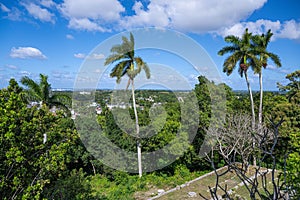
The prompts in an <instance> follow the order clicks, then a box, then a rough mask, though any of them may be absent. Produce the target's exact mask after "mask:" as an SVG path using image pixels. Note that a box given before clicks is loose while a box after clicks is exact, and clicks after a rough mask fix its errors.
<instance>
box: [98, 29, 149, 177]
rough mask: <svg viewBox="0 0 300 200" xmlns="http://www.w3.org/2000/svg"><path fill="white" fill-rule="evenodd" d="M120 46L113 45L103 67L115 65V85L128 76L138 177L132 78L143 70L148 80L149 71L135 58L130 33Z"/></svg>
mask: <svg viewBox="0 0 300 200" xmlns="http://www.w3.org/2000/svg"><path fill="white" fill-rule="evenodd" d="M122 41H123V42H122V44H118V45H115V46H113V47H112V48H111V52H112V54H111V55H109V56H108V57H107V58H106V60H105V63H104V64H105V65H109V64H115V63H116V64H115V66H114V67H113V69H112V71H111V73H110V76H111V77H116V78H117V83H119V82H120V81H121V78H122V77H123V76H124V75H127V76H128V78H129V79H128V85H127V88H128V87H129V85H131V91H132V101H133V109H134V116H135V126H136V137H137V138H138V141H137V153H138V169H139V176H140V177H141V176H142V163H141V162H142V155H141V141H140V138H139V120H138V114H137V109H136V103H135V93H134V91H135V88H134V78H135V77H136V76H137V75H138V74H139V73H140V72H141V71H142V70H144V71H145V73H146V77H147V78H150V69H149V67H148V65H147V64H146V63H145V62H144V61H143V59H142V58H141V57H137V56H135V49H134V37H133V34H132V33H130V38H129V39H128V38H127V37H125V36H123V37H122Z"/></svg>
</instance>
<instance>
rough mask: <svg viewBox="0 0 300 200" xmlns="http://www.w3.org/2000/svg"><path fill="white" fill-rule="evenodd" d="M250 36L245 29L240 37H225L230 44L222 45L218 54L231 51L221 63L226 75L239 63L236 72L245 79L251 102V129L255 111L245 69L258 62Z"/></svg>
mask: <svg viewBox="0 0 300 200" xmlns="http://www.w3.org/2000/svg"><path fill="white" fill-rule="evenodd" d="M251 37H252V33H249V32H248V29H246V30H245V32H244V34H243V35H242V38H239V37H237V36H234V35H229V36H226V37H225V41H226V42H227V43H230V44H231V45H230V46H225V47H223V48H222V49H221V50H220V51H219V52H218V54H219V55H221V56H223V55H224V54H226V53H231V55H230V56H229V57H227V58H226V59H225V61H224V64H223V72H224V73H226V74H227V75H228V76H229V75H231V73H232V72H233V70H234V69H235V68H236V66H237V64H238V63H239V69H238V72H239V74H240V76H241V77H243V75H244V76H245V80H246V83H247V87H248V92H249V96H250V103H251V113H252V129H253V130H254V127H255V112H254V102H253V95H252V90H251V87H250V82H249V80H248V74H247V70H248V68H249V67H250V66H251V67H252V68H253V66H255V64H256V63H257V62H258V60H257V58H256V57H255V54H253V50H252V45H251Z"/></svg>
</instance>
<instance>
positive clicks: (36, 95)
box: [21, 74, 71, 115]
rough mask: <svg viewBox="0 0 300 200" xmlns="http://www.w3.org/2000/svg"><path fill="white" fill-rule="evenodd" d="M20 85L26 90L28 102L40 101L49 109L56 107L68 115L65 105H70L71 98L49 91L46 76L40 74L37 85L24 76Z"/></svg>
mask: <svg viewBox="0 0 300 200" xmlns="http://www.w3.org/2000/svg"><path fill="white" fill-rule="evenodd" d="M21 83H22V84H23V85H25V86H26V87H27V88H28V90H27V91H26V96H27V99H28V100H29V101H40V102H41V103H42V104H45V105H46V106H48V107H49V108H52V107H54V106H56V107H58V108H61V109H63V110H64V111H65V112H66V113H67V114H68V115H70V111H69V109H68V107H67V105H70V104H71V98H70V97H69V96H67V95H64V94H58V93H55V94H53V93H52V91H51V84H49V83H48V76H46V75H43V74H40V82H39V83H37V82H35V81H34V80H32V79H31V78H29V77H28V76H24V77H22V79H21Z"/></svg>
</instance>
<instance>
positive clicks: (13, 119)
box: [0, 30, 300, 200]
mask: <svg viewBox="0 0 300 200" xmlns="http://www.w3.org/2000/svg"><path fill="white" fill-rule="evenodd" d="M271 36H272V35H271V32H268V33H267V34H266V35H260V36H252V34H251V33H248V31H247V30H246V31H245V34H244V35H243V37H242V38H238V37H235V36H228V37H226V41H228V42H229V43H230V44H232V45H231V46H228V47H224V48H223V49H222V50H220V52H219V54H222V55H223V54H225V53H232V55H230V56H229V57H228V58H227V59H226V60H225V63H224V72H226V73H227V74H228V75H230V74H231V73H232V71H233V69H234V68H235V67H236V66H235V65H236V64H237V63H239V65H240V68H239V72H240V74H241V75H244V76H247V69H248V67H252V68H253V70H254V72H255V73H262V72H261V71H262V67H264V63H266V62H267V59H268V58H271V60H272V59H273V62H274V63H277V64H278V66H280V63H279V62H277V61H279V59H277V57H276V55H275V54H272V53H270V52H267V50H266V47H267V43H268V42H269V40H270V37H271ZM265 37H266V38H265ZM122 40H123V42H122V44H120V45H116V46H114V47H112V49H111V50H112V54H111V55H110V56H108V57H107V59H106V64H115V66H114V68H113V70H112V72H111V76H112V77H116V78H117V82H119V81H120V80H121V78H122V77H123V76H124V75H126V76H128V78H129V81H128V87H129V86H131V89H132V90H131V96H132V97H131V98H129V103H128V104H125V107H110V106H112V105H110V104H111V102H113V101H112V95H113V94H114V93H113V92H112V91H96V92H95V97H96V99H95V104H96V107H93V105H90V104H91V102H89V104H87V105H85V104H84V103H86V102H88V101H87V100H86V99H85V96H84V95H81V96H80V94H78V95H76V99H75V101H78V102H76V104H80V103H82V104H84V105H83V106H82V109H81V110H78V111H76V112H79V114H80V115H78V116H77V117H76V119H75V122H76V120H79V121H80V120H81V123H79V124H80V126H75V124H74V120H72V119H71V117H70V116H69V115H67V114H66V113H67V109H68V110H69V108H70V104H69V103H70V102H68V101H69V100H70V99H69V97H67V96H70V95H71V94H70V93H60V92H53V91H51V85H50V83H48V79H47V76H46V75H42V74H41V75H40V80H39V82H35V81H34V80H32V79H30V78H28V77H24V78H22V80H21V83H22V84H23V85H24V86H25V88H22V87H21V86H19V84H18V83H17V82H16V80H14V79H11V80H10V82H9V86H8V87H7V88H3V89H1V90H0V197H1V199H7V200H8V199H126V200H127V199H147V198H149V197H151V196H155V195H157V194H158V189H164V190H168V189H171V188H174V187H178V186H179V185H181V184H183V183H185V182H187V181H189V180H191V179H194V178H196V177H199V176H201V175H203V174H206V173H207V172H209V171H212V172H213V173H212V174H211V175H210V176H207V178H205V179H202V185H201V184H200V183H199V182H195V183H193V184H190V186H193V190H195V191H196V192H197V195H198V197H199V196H200V194H199V193H201V194H202V195H203V196H204V197H205V198H215V199H217V198H219V195H221V196H222V195H223V197H227V198H228V199H234V198H244V199H255V198H256V199H257V198H261V199H263V198H265V199H276V198H279V197H282V198H286V199H288V198H290V199H293V198H294V199H299V197H300V185H299V183H300V174H299V169H300V165H299V163H300V143H299V141H300V124H299V123H300V118H299V116H300V107H299V102H300V100H299V99H300V92H299V89H300V81H299V77H300V71H299V70H298V71H295V72H293V73H291V74H288V75H287V76H286V78H287V81H288V83H287V84H286V85H281V84H278V88H279V91H278V92H264V98H263V99H262V94H261V92H260V93H257V94H256V93H253V99H252V100H251V101H249V95H250V94H247V93H243V92H236V91H232V89H231V88H230V87H228V86H227V85H225V84H216V83H214V82H213V81H210V80H208V79H207V78H206V77H204V76H199V77H198V83H197V84H196V85H195V88H194V89H193V90H192V91H159V90H135V88H134V80H135V79H134V78H135V77H136V76H137V75H138V74H139V73H140V72H141V71H142V70H145V72H146V74H148V75H149V69H148V67H147V65H146V64H145V62H144V61H143V60H142V59H141V58H139V57H136V56H135V54H134V38H133V35H132V34H131V35H130V37H129V38H126V37H123V38H122ZM262 43H264V44H262ZM262 63H263V64H262ZM261 66H262V67H261ZM255 67H258V68H255ZM148 77H149V76H148ZM260 77H261V75H260ZM246 81H247V78H246ZM249 86H250V85H249ZM261 86H262V85H261ZM261 89H262V87H261ZM221 91H225V94H226V101H224V102H223V101H221V98H223V96H221V95H220V93H221ZM249 91H251V90H250V87H249ZM119 92H120V93H121V94H123V93H124V94H127V91H126V90H124V91H119ZM251 94H252V92H251ZM191 95H195V97H196V99H197V102H196V104H197V107H198V108H197V109H196V108H195V107H194V106H193V105H192V104H193V102H190V101H189V100H190V96H191ZM121 96H122V95H121ZM123 96H125V95H123ZM179 97H181V98H179ZM251 98H252V97H251ZM251 98H250V99H251ZM81 100H84V101H81ZM36 101H38V102H41V103H38V104H32V102H36ZM181 101H184V102H185V103H186V107H187V109H186V110H185V109H182V102H181ZM213 102H218V104H216V105H213V104H212V103H213ZM76 104H75V105H76ZM212 105H213V106H212ZM257 105H258V106H257ZM260 105H263V108H264V109H260ZM53 106H56V107H57V108H59V109H55V110H53V109H52V108H53ZM99 108H100V110H101V112H100V113H97V114H96V109H99ZM253 108H254V109H255V108H258V110H259V112H262V115H259V117H258V118H260V116H263V118H262V123H261V125H260V126H257V124H258V123H260V122H257V121H256V120H255V121H254V123H255V124H254V125H255V127H257V128H255V129H253V117H255V116H254V115H253ZM124 110H125V111H126V112H128V113H129V116H130V120H134V122H135V124H133V125H130V123H128V115H126V114H124ZM195 110H196V111H197V113H196V114H197V118H198V120H197V121H196V122H197V123H196V122H195V121H193V120H191V119H190V118H189V116H191V113H192V112H193V111H195ZM224 110H226V117H225V120H224V121H220V120H218V116H220V115H222V114H224ZM87 111H92V112H93V113H94V114H95V115H94V116H87V117H84V115H85V113H87ZM116 112H117V113H118V114H119V115H118V116H117V117H116V115H115V113H116ZM95 116H96V119H95ZM153 116H155V117H154V118H153ZM183 116H188V117H186V118H184V117H183ZM258 121H260V120H258ZM186 124H189V125H188V126H187V125H186ZM212 124H213V125H214V126H213V127H211V126H210V125H212ZM91 125H92V126H91ZM121 125H122V126H121ZM96 126H97V127H96ZM98 127H101V129H102V133H101V135H99V133H98V132H97V128H98ZM145 127H146V128H145ZM192 129H193V130H196V134H195V136H193V138H192V139H191V141H192V142H191V143H186V142H183V141H188V140H189V139H190V138H189V137H190V135H189V134H188V133H189V132H191V130H192ZM79 132H80V134H79ZM130 132H133V133H135V134H128V133H130ZM221 133H222V134H221ZM99 136H104V137H105V138H107V141H111V142H112V143H113V144H115V145H116V146H117V147H119V148H121V149H124V150H125V151H127V152H136V150H137V147H139V148H140V150H139V152H144V153H143V154H146V153H149V152H153V151H156V150H159V149H162V147H164V146H166V145H168V144H170V143H171V144H172V145H173V146H172V148H170V149H169V150H168V153H169V154H171V155H172V156H174V157H175V158H176V159H175V161H174V162H173V163H171V164H170V165H168V166H166V167H164V168H161V169H159V170H156V171H154V172H144V173H143V176H142V177H140V175H141V172H140V171H139V172H140V173H139V175H135V174H132V173H129V172H122V171H118V170H114V169H111V168H109V167H107V166H106V164H105V162H103V160H101V155H100V156H99V154H101V153H102V152H103V151H106V152H107V155H108V157H109V158H110V159H111V160H110V162H114V161H115V157H116V152H115V151H114V149H109V148H108V147H107V146H106V144H104V143H103V141H101V140H100V139H101V137H99ZM136 136H147V137H138V139H137V138H136ZM209 136H210V137H209ZM99 138H100V139H99ZM176 138H178V140H179V142H178V141H176V140H175V141H176V142H174V139H176ZM137 141H138V145H137ZM253 141H254V143H253ZM84 142H88V143H89V145H90V146H91V147H93V149H94V150H91V151H90V149H87V147H86V146H85V145H83V143H84ZM104 142H105V141H104ZM204 142H205V143H204ZM206 143H208V146H209V147H211V150H212V151H209V152H206V153H207V157H200V156H199V152H203V151H202V148H203V144H206ZM95 149H96V150H97V151H96V150H95ZM253 155H254V156H256V158H257V166H254V165H253V164H254V162H253ZM96 158H100V159H96ZM141 161H143V164H144V166H146V167H151V162H149V161H147V160H142V159H141ZM159 162H160V163H161V164H164V163H165V162H167V160H166V159H161V160H159ZM140 163H141V162H140ZM120 164H124V165H126V166H129V167H132V168H135V169H136V165H135V163H134V162H132V163H130V162H129V163H128V162H121V163H120ZM223 166H225V167H224V168H223V169H224V171H217V169H218V168H220V167H223ZM266 169H269V171H268V172H269V173H264V170H266ZM225 172H226V173H225ZM240 183H243V184H244V186H239V187H237V188H236V185H239V184H240ZM203 184H204V185H203ZM209 187H210V188H209ZM191 188H192V187H186V188H185V189H181V190H179V191H177V192H176V193H173V194H171V193H170V194H169V195H170V196H168V195H165V196H162V197H161V198H162V199H175V198H182V199H183V198H184V197H183V196H187V195H186V193H187V192H188V190H189V189H191ZM196 188H199V190H196ZM183 193H184V195H183ZM237 195H239V197H238V196H237ZM284 195H288V198H287V196H284Z"/></svg>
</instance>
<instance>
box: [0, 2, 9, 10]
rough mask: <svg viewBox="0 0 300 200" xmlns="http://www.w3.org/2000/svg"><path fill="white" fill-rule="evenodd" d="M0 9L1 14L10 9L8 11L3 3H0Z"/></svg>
mask: <svg viewBox="0 0 300 200" xmlns="http://www.w3.org/2000/svg"><path fill="white" fill-rule="evenodd" d="M0 9H1V10H2V11H3V12H9V11H10V9H8V8H7V7H6V6H5V5H4V4H3V3H0Z"/></svg>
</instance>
